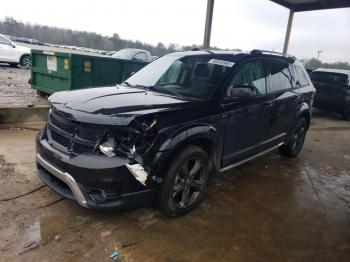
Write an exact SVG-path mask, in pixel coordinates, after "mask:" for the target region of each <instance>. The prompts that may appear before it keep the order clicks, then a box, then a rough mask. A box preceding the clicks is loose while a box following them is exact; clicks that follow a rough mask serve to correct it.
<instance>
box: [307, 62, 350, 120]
mask: <svg viewBox="0 0 350 262" xmlns="http://www.w3.org/2000/svg"><path fill="white" fill-rule="evenodd" d="M310 76H311V80H312V82H313V84H314V86H315V88H316V95H315V101H314V106H315V107H319V108H325V109H331V110H334V111H336V112H338V113H340V114H342V116H343V119H344V120H350V70H341V69H323V68H319V69H316V70H314V71H313V72H312V73H311V75H310Z"/></svg>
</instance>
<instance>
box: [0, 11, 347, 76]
mask: <svg viewBox="0 0 350 262" xmlns="http://www.w3.org/2000/svg"><path fill="white" fill-rule="evenodd" d="M0 33H1V34H5V35H10V36H16V37H25V38H30V39H36V40H39V41H40V42H44V43H50V44H60V45H70V46H79V47H87V48H93V49H101V50H108V51H113V50H115V51H117V50H120V49H123V48H140V49H146V50H148V51H150V52H151V54H152V55H156V56H162V55H164V54H167V53H171V52H174V51H177V50H184V51H186V50H192V49H193V48H200V46H196V45H192V46H179V45H176V44H169V45H164V44H163V43H161V42H159V43H158V44H157V45H151V44H147V43H143V42H141V41H131V40H126V39H122V38H121V37H120V36H119V35H118V34H117V33H114V34H113V35H112V36H103V35H100V34H97V33H94V32H86V31H77V30H71V29H64V28H58V27H52V26H45V25H39V24H34V25H33V24H29V23H23V22H20V21H17V20H15V19H14V18H12V17H6V18H5V19H3V20H0ZM211 48H212V49H219V48H217V47H211ZM225 50H229V49H225ZM230 50H238V51H241V50H240V49H237V48H236V49H230ZM302 61H303V62H304V64H305V67H306V68H308V69H316V68H319V67H323V68H337V69H349V70H350V64H349V63H348V62H336V63H323V62H321V61H320V60H318V59H316V58H311V59H303V60H302Z"/></svg>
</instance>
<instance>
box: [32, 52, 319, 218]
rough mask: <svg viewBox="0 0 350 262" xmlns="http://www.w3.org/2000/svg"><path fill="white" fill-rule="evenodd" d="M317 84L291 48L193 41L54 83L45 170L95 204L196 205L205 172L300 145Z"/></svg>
mask: <svg viewBox="0 0 350 262" xmlns="http://www.w3.org/2000/svg"><path fill="white" fill-rule="evenodd" d="M314 93H315V89H314V87H313V85H312V83H311V81H310V79H309V77H308V74H307V73H306V71H305V69H304V68H303V66H302V64H301V63H300V62H298V61H296V60H295V58H293V57H287V56H284V55H281V54H278V53H271V52H269V53H267V52H266V51H260V50H253V51H252V52H250V53H243V52H239V53H236V52H219V51H189V52H179V53H173V54H169V55H166V56H163V57H161V58H159V59H158V60H156V61H154V62H152V63H150V64H149V65H147V66H146V67H144V68H143V69H141V70H140V71H138V72H137V73H135V74H134V75H133V76H131V77H130V78H129V79H127V81H125V82H124V83H122V84H120V85H116V86H110V87H100V88H91V89H84V90H78V91H71V92H58V93H55V94H54V95H52V96H51V97H50V99H49V104H50V113H49V119H48V123H47V125H46V127H45V128H44V129H43V130H42V131H41V132H40V133H39V134H38V136H37V156H36V157H37V166H38V175H39V177H40V178H41V179H42V180H43V181H44V182H45V183H46V184H47V185H48V186H50V187H51V188H52V189H54V190H55V191H57V192H58V193H59V194H61V195H63V196H65V197H67V198H70V199H74V200H76V201H77V202H78V203H79V204H80V205H82V206H84V207H88V208H95V209H120V208H122V209H125V208H130V207H135V206H139V205H145V204H148V203H151V202H153V201H154V200H157V203H158V204H159V205H160V207H161V208H162V209H163V210H164V211H165V212H166V213H168V214H170V215H180V214H184V213H186V212H188V211H189V210H191V209H193V208H194V207H195V206H196V205H197V204H198V203H199V201H200V199H201V197H202V196H203V193H204V191H205V189H206V185H207V182H208V177H209V174H215V173H216V172H215V171H224V170H227V169H229V168H231V167H235V166H237V165H239V164H242V163H244V162H246V161H248V160H251V159H253V158H255V157H258V156H260V155H262V154H264V153H267V152H269V151H271V150H273V149H275V148H279V151H280V152H281V154H282V155H284V156H288V157H294V156H296V155H298V154H299V152H300V150H301V149H302V146H303V143H304V138H305V134H306V131H307V129H308V127H309V123H310V117H311V103H312V100H313V96H314Z"/></svg>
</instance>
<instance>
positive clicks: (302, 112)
mask: <svg viewBox="0 0 350 262" xmlns="http://www.w3.org/2000/svg"><path fill="white" fill-rule="evenodd" d="M311 115H312V112H311V108H310V106H309V105H308V104H307V103H305V102H304V103H302V104H301V105H300V106H299V108H298V110H297V112H296V114H295V116H294V118H293V121H291V123H290V125H289V127H288V139H289V138H290V136H291V133H292V131H293V129H294V127H295V124H296V122H297V121H298V120H299V119H300V118H301V117H303V116H306V118H307V119H306V121H307V124H308V128H309V126H310V120H311Z"/></svg>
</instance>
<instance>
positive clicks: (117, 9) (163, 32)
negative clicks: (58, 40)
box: [0, 0, 350, 62]
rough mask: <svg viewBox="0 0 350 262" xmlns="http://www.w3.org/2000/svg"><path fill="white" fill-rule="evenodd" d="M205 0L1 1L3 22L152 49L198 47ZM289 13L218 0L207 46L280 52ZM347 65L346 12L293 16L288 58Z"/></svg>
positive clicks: (255, 2)
mask: <svg viewBox="0 0 350 262" xmlns="http://www.w3.org/2000/svg"><path fill="white" fill-rule="evenodd" d="M206 2H207V0H172V1H170V0H147V1H145V0H123V1H122V0H100V1H87V0H60V1H50V0H22V1H19V0H17V1H1V8H0V19H3V18H4V17H5V16H11V17H14V18H15V19H17V20H21V21H23V22H29V23H39V24H44V25H50V26H57V27H64V28H71V29H76V30H86V31H93V32H97V33H100V34H103V35H109V36H111V35H112V34H113V33H118V34H119V35H120V36H121V37H122V38H124V39H131V40H140V41H142V42H147V43H151V44H157V43H158V42H163V43H165V44H169V43H176V44H180V45H192V44H202V41H203V32H204V20H205V11H206ZM288 12H289V11H288V10H287V9H286V8H284V7H281V6H278V5H276V4H274V3H272V2H270V1H269V0H216V1H215V6H214V18H213V27H212V38H211V45H212V46H218V47H221V48H241V49H243V50H251V49H254V48H260V49H268V50H272V49H275V50H276V51H281V50H282V47H283V40H284V36H285V30H286V26H287V20H288ZM317 50H323V53H322V54H321V57H320V58H321V60H323V61H327V62H335V61H338V60H341V61H348V62H350V8H345V9H334V10H323V11H314V12H304V13H296V14H295V16H294V24H293V30H292V35H291V41H290V48H289V53H290V54H293V55H295V56H297V57H299V58H310V57H315V56H317Z"/></svg>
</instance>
